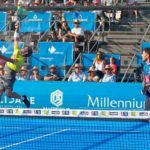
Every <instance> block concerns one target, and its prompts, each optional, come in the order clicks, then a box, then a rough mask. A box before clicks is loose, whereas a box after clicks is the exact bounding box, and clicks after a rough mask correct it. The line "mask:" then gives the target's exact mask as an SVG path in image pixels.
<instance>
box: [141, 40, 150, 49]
mask: <svg viewBox="0 0 150 150" xmlns="http://www.w3.org/2000/svg"><path fill="white" fill-rule="evenodd" d="M144 48H150V42H143V43H142V50H144Z"/></svg>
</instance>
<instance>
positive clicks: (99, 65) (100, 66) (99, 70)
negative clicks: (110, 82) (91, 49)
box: [93, 52, 106, 79]
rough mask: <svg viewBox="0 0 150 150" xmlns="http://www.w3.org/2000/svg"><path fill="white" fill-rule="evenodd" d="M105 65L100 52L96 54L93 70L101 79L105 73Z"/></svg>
mask: <svg viewBox="0 0 150 150" xmlns="http://www.w3.org/2000/svg"><path fill="white" fill-rule="evenodd" d="M105 65H106V62H105V60H104V59H103V54H102V53H101V52H98V53H97V55H96V58H95V60H94V62H93V67H94V69H95V72H96V75H97V76H98V77H99V78H100V79H102V78H103V76H104V72H105Z"/></svg>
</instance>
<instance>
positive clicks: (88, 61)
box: [82, 53, 120, 80]
mask: <svg viewBox="0 0 150 150" xmlns="http://www.w3.org/2000/svg"><path fill="white" fill-rule="evenodd" d="M103 56H104V59H105V61H106V64H109V58H110V57H113V58H114V59H115V64H116V65H117V67H118V73H117V80H119V76H120V55H119V54H104V55H103ZM95 57H96V53H83V54H82V65H83V67H84V68H83V69H84V71H85V72H86V74H87V71H88V69H89V68H90V67H91V66H92V65H93V61H94V59H95Z"/></svg>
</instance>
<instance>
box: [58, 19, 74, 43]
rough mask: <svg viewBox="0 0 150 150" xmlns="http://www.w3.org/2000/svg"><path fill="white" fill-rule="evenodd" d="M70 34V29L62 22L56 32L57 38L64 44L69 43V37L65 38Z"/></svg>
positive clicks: (64, 21) (65, 22)
mask: <svg viewBox="0 0 150 150" xmlns="http://www.w3.org/2000/svg"><path fill="white" fill-rule="evenodd" d="M70 32H71V29H70V27H69V26H68V24H67V21H66V20H62V24H61V27H60V28H59V30H58V37H59V39H60V40H61V41H63V42H66V41H69V36H67V35H68V34H69V33H70Z"/></svg>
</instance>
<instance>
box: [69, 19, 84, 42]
mask: <svg viewBox="0 0 150 150" xmlns="http://www.w3.org/2000/svg"><path fill="white" fill-rule="evenodd" d="M79 24H80V21H79V20H74V28H73V29H72V30H71V33H69V34H68V35H69V36H71V37H73V41H74V42H84V30H83V29H82V28H81V27H80V25H79Z"/></svg>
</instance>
